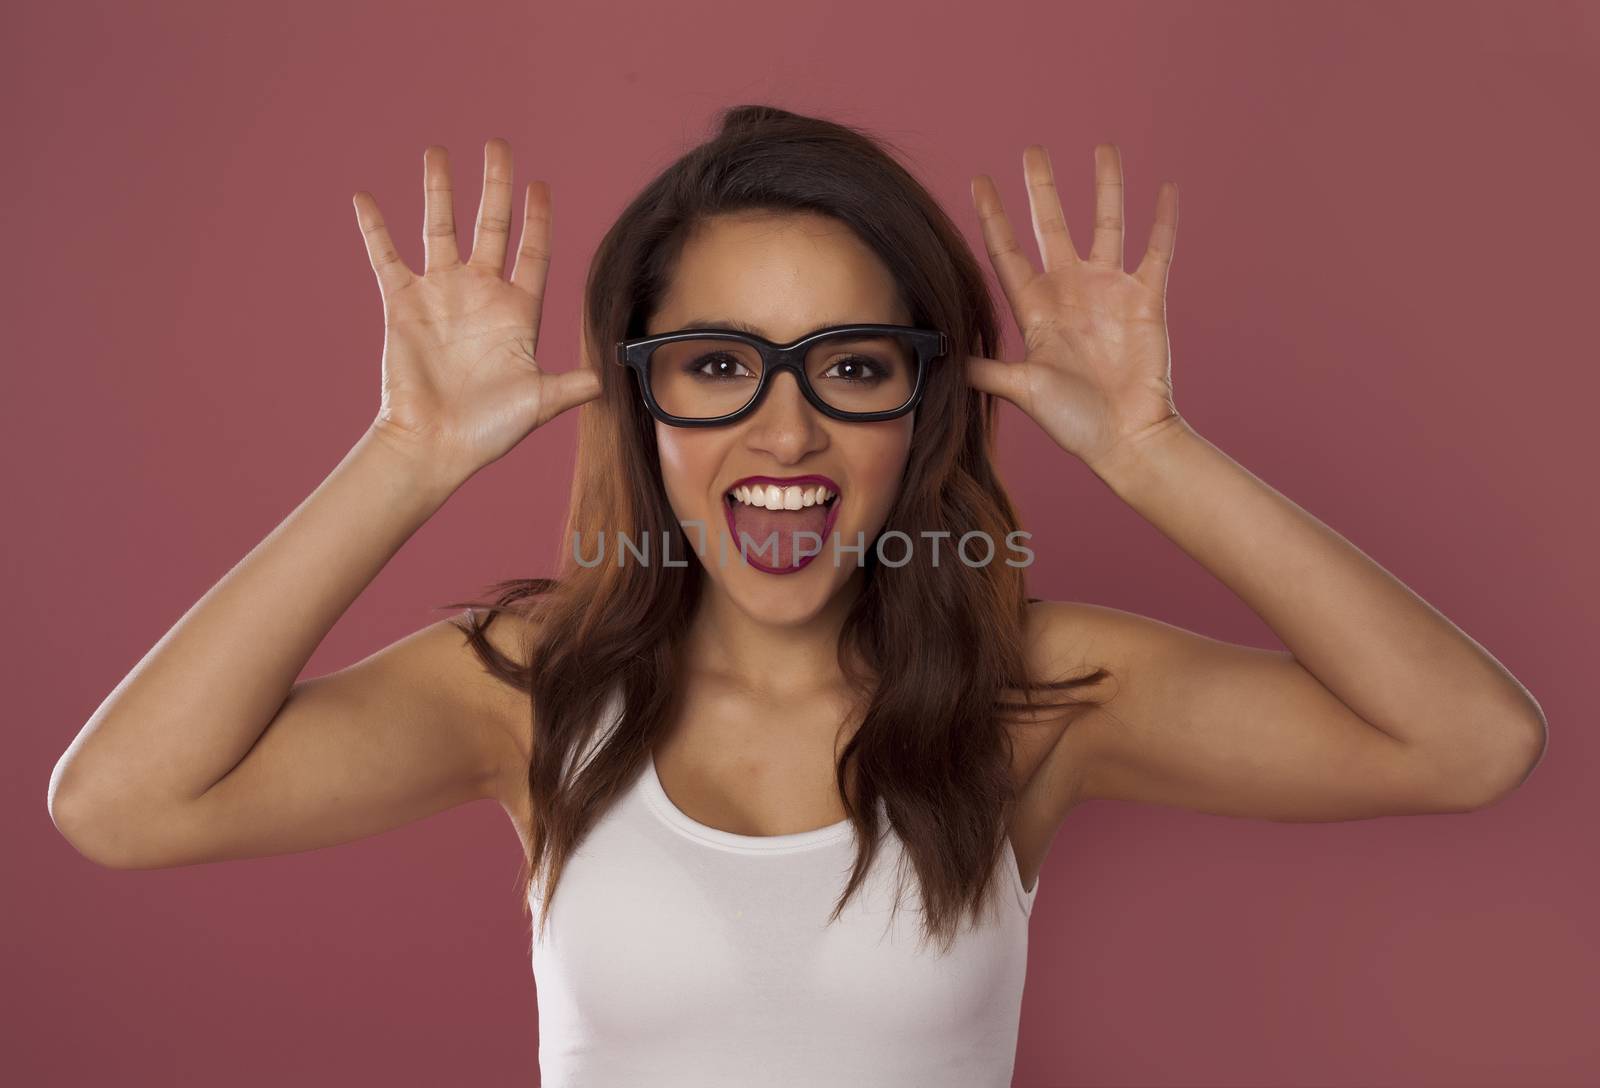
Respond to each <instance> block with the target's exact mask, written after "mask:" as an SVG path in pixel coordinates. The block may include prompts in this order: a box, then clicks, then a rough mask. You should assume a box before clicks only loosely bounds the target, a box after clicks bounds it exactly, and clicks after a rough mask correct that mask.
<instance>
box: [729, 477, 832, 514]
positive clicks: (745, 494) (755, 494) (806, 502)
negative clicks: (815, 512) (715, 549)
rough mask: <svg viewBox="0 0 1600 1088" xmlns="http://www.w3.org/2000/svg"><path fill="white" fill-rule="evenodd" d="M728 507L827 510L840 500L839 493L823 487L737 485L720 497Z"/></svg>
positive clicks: (819, 485) (808, 485) (816, 485)
mask: <svg viewBox="0 0 1600 1088" xmlns="http://www.w3.org/2000/svg"><path fill="white" fill-rule="evenodd" d="M723 499H724V501H726V502H727V503H728V504H729V505H730V506H731V505H734V504H739V505H741V506H753V507H756V508H758V509H761V510H805V509H807V508H809V507H813V506H818V505H820V506H822V507H823V509H829V508H831V507H832V506H833V504H834V503H836V502H838V501H839V492H838V491H836V490H834V489H833V488H830V487H828V486H826V485H824V484H807V485H805V486H803V487H802V486H797V485H794V484H790V485H788V486H784V487H780V486H779V485H777V484H759V483H757V484H740V485H739V486H737V487H733V488H730V489H729V490H728V493H727V494H726V495H724V496H723Z"/></svg>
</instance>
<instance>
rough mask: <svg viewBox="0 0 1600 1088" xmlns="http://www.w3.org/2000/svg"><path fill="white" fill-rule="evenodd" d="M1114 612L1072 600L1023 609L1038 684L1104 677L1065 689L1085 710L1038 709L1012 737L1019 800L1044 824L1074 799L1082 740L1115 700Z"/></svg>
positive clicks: (1083, 759) (1118, 665)
mask: <svg viewBox="0 0 1600 1088" xmlns="http://www.w3.org/2000/svg"><path fill="white" fill-rule="evenodd" d="M1115 617H1116V610H1115V609H1110V608H1105V607H1102V606H1100V605H1092V604H1081V603H1078V602H1075V601H1047V600H1035V601H1032V602H1030V603H1029V605H1028V627H1027V632H1026V637H1027V650H1028V673H1029V675H1030V676H1031V677H1033V678H1034V679H1035V680H1036V681H1051V680H1067V679H1073V678H1077V677H1088V676H1091V675H1092V674H1094V673H1095V672H1096V670H1099V669H1104V670H1105V671H1106V674H1107V675H1106V676H1104V677H1102V678H1101V679H1100V680H1098V681H1096V682H1094V683H1088V684H1083V685H1081V686H1079V687H1075V688H1072V689H1070V690H1069V691H1068V692H1067V695H1068V696H1069V697H1071V698H1075V699H1082V700H1085V703H1086V705H1084V706H1077V707H1068V708H1066V709H1064V710H1056V711H1042V712H1040V713H1039V714H1038V715H1037V716H1035V718H1034V719H1032V720H1031V721H1025V723H1024V727H1023V728H1021V729H1019V730H1018V731H1017V733H1016V738H1017V763H1018V766H1019V772H1020V774H1019V781H1020V782H1021V783H1022V787H1021V792H1022V797H1023V799H1024V802H1025V803H1026V804H1029V805H1031V806H1032V807H1034V808H1035V809H1037V810H1039V813H1040V814H1039V817H1038V818H1039V819H1040V821H1041V822H1043V823H1053V822H1057V821H1059V820H1060V818H1061V817H1063V816H1065V815H1066V813H1067V811H1068V810H1069V809H1071V808H1072V806H1073V805H1075V804H1076V803H1077V802H1078V800H1079V799H1080V789H1081V786H1082V781H1083V771H1084V769H1085V766H1086V763H1087V758H1088V751H1087V747H1088V746H1087V744H1086V742H1085V738H1086V737H1088V735H1089V734H1090V733H1092V732H1094V731H1095V728H1096V726H1095V722H1096V720H1097V719H1098V718H1099V717H1102V716H1104V715H1105V710H1104V707H1105V705H1106V704H1107V703H1109V701H1110V700H1111V698H1112V697H1113V696H1114V694H1115V692H1116V689H1117V687H1118V686H1119V684H1120V682H1121V678H1122V669H1123V662H1124V660H1125V657H1124V652H1123V650H1122V649H1121V648H1120V647H1119V645H1118V641H1117V631H1116V629H1115Z"/></svg>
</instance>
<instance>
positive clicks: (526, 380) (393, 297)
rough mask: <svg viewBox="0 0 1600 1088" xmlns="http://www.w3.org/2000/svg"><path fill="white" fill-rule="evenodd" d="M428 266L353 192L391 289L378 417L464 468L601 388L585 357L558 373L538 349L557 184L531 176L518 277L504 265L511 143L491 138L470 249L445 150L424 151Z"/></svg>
mask: <svg viewBox="0 0 1600 1088" xmlns="http://www.w3.org/2000/svg"><path fill="white" fill-rule="evenodd" d="M423 181H424V190H425V195H424V200H425V213H424V215H425V223H424V230H423V244H424V250H425V267H424V271H423V274H422V275H421V276H418V275H416V274H415V273H414V272H412V270H411V269H410V268H409V267H407V266H406V264H405V262H404V261H402V260H401V259H400V257H399V255H398V254H397V253H396V252H395V248H394V242H393V241H392V240H391V239H390V237H389V232H388V230H387V228H386V227H385V226H384V222H383V217H382V216H381V215H380V214H379V212H378V206H377V202H376V201H375V200H374V199H373V197H372V194H370V193H367V192H360V193H357V194H356V195H355V198H354V203H355V207H356V215H357V219H358V221H359V223H360V226H361V233H362V236H363V237H364V238H365V239H366V246H367V255H368V257H369V258H370V259H371V262H372V269H373V272H374V273H376V275H377V277H378V288H379V291H380V292H381V293H382V295H383V315H384V342H383V389H382V402H381V405H380V407H379V410H378V415H377V418H376V419H375V420H374V423H373V427H374V428H375V429H377V430H378V431H380V432H381V433H382V434H384V435H385V437H389V438H393V439H394V440H396V441H398V442H401V443H402V444H404V445H405V446H406V447H407V448H408V449H411V450H414V451H416V452H417V453H419V454H420V455H422V456H425V457H426V458H428V459H429V463H430V464H431V465H433V466H435V467H436V468H438V469H440V470H441V471H451V472H454V473H455V474H456V475H458V476H460V478H462V479H465V478H466V476H469V475H471V474H472V473H473V472H475V471H476V470H477V469H479V468H481V467H483V466H484V465H486V464H488V463H490V462H491V461H494V460H496V459H497V458H499V457H501V456H503V455H504V454H505V453H506V452H507V451H508V450H510V449H511V448H512V447H513V446H515V445H516V444H517V443H518V442H520V441H521V440H522V439H523V438H524V437H526V436H527V435H528V433H529V432H531V431H532V430H534V429H535V428H536V427H539V426H541V425H542V424H544V423H545V422H547V421H549V420H550V419H552V418H554V417H555V416H557V415H559V414H560V413H561V412H564V411H566V410H567V409H568V408H571V407H574V406H575V405H578V404H582V403H583V402H585V401H588V400H593V399H594V398H595V397H597V396H599V394H600V375H599V373H598V372H597V371H596V369H595V367H594V365H593V363H592V362H591V361H589V360H587V359H585V360H583V361H582V363H581V364H580V365H579V366H578V367H576V368H574V369H573V370H570V371H566V372H563V373H551V372H549V371H547V370H545V369H543V368H542V367H540V365H539V363H538V362H537V360H536V358H535V353H536V351H537V349H538V344H539V319H540V311H541V309H542V308H543V303H544V289H545V279H546V276H547V273H548V271H549V266H550V253H549V248H550V190H549V186H548V185H546V184H545V183H544V182H542V181H535V182H533V183H531V184H529V185H528V187H527V189H526V192H525V196H524V201H523V223H522V237H521V240H520V244H519V246H518V249H517V259H516V264H515V266H514V267H513V270H512V274H511V278H510V279H509V280H507V279H506V278H505V276H504V274H503V272H502V269H504V267H505V257H506V246H507V242H508V241H509V236H510V230H509V228H510V224H511V145H510V144H509V143H508V142H507V141H505V140H504V139H501V138H499V137H495V138H493V139H491V140H489V141H488V142H487V143H486V144H485V145H484V168H483V196H482V199H481V200H480V202H479V205H478V219H477V224H476V226H475V228H474V234H473V243H472V255H471V257H470V258H469V259H468V260H467V262H466V263H465V264H463V263H462V262H461V259H460V256H459V254H458V252H457V249H456V233H455V210H454V203H453V195H452V190H451V184H450V166H449V158H448V153H447V152H446V150H445V149H444V148H443V147H438V146H434V147H429V148H427V149H426V150H425V151H424V152H423Z"/></svg>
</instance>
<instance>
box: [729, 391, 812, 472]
mask: <svg viewBox="0 0 1600 1088" xmlns="http://www.w3.org/2000/svg"><path fill="white" fill-rule="evenodd" d="M826 418H827V417H825V416H824V415H823V414H822V413H821V412H819V411H817V409H816V408H815V407H814V406H813V405H812V403H811V402H810V401H808V400H806V395H805V393H804V392H803V391H802V390H801V388H800V380H799V378H798V377H796V376H795V373H794V371H792V370H784V371H780V372H779V373H777V374H774V375H773V376H772V384H771V386H769V387H768V388H767V395H766V396H765V397H764V398H762V401H761V404H760V405H759V406H758V407H757V408H756V410H755V411H754V412H752V413H751V414H750V418H749V419H747V420H745V428H746V429H745V442H746V444H747V445H748V446H749V448H750V449H752V450H757V451H760V452H762V453H767V454H770V455H771V456H772V457H774V458H775V459H777V460H778V461H780V462H782V463H784V464H791V463H793V462H796V461H799V460H801V459H802V458H804V457H805V456H806V455H807V454H809V453H813V452H815V451H816V450H819V449H822V448H823V447H825V446H826V445H827V437H828V436H827V430H826V429H825V427H824V424H823V421H824V420H825V419H826Z"/></svg>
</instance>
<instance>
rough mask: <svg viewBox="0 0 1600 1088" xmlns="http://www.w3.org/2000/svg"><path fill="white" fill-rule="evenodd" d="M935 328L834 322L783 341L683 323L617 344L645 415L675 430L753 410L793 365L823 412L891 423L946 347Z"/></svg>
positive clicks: (907, 407)
mask: <svg viewBox="0 0 1600 1088" xmlns="http://www.w3.org/2000/svg"><path fill="white" fill-rule="evenodd" d="M949 346H950V342H949V337H947V336H946V335H945V334H944V333H943V332H941V331H939V330H938V329H921V328H915V327H913V326H910V325H831V326H829V327H828V328H825V329H818V330H817V331H816V332H813V333H810V334H809V335H807V336H802V337H801V338H800V339H798V340H794V341H791V342H790V343H787V344H774V343H773V342H772V341H770V340H764V339H762V338H761V337H759V336H755V335H753V334H750V333H743V332H735V331H730V330H728V329H680V330H679V331H677V332H667V333H660V334H658V335H656V336H644V337H639V338H637V339H633V340H620V341H618V342H617V358H616V361H617V362H618V363H619V364H620V365H622V366H626V367H629V368H631V369H632V370H633V372H634V375H635V376H636V377H637V379H638V382H639V392H640V393H641V394H642V395H643V397H644V403H645V407H647V408H649V409H650V414H651V415H653V416H654V417H655V418H656V419H658V420H660V421H661V422H663V423H667V424H670V425H672V426H674V427H715V426H720V425H723V424H728V423H735V422H737V421H739V420H741V419H743V418H744V417H745V416H747V415H749V414H750V413H751V412H753V411H755V410H756V408H757V406H759V405H760V403H761V401H762V399H763V398H764V397H765V396H766V394H767V390H768V389H769V388H770V387H771V385H772V379H773V377H774V376H775V375H776V374H777V373H778V372H779V371H781V370H792V371H793V372H794V376H795V379H796V381H798V382H799V384H800V391H801V392H802V393H804V394H805V398H806V400H808V401H810V402H811V404H812V405H813V406H814V407H815V408H816V409H817V410H818V411H819V412H821V413H822V414H823V415H826V416H829V417H830V418H833V419H842V420H848V421H852V422H858V423H869V422H874V421H877V420H884V419H896V418H898V417H899V416H903V415H905V414H906V413H907V412H909V411H911V410H912V409H914V408H915V407H916V406H917V403H918V402H919V401H921V400H922V393H923V389H924V388H925V387H926V385H927V374H928V366H929V364H930V363H932V362H933V361H934V360H935V359H939V358H942V357H944V355H945V354H946V353H947V352H948V351H949Z"/></svg>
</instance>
